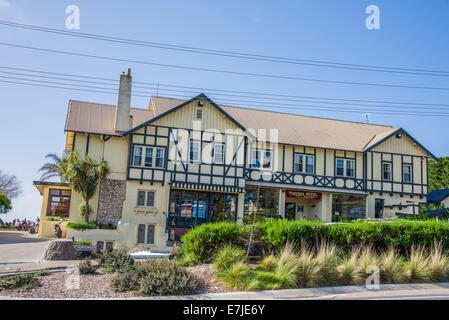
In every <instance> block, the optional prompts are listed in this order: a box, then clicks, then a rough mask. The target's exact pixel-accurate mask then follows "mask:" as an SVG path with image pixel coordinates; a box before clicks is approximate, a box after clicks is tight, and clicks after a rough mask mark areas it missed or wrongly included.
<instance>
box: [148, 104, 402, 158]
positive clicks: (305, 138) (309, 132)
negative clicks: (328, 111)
mask: <svg viewBox="0 0 449 320" xmlns="http://www.w3.org/2000/svg"><path fill="white" fill-rule="evenodd" d="M185 101H186V100H180V99H172V98H166V97H152V102H153V106H154V108H155V111H156V112H157V114H161V113H164V112H167V111H169V110H170V109H172V108H174V107H176V106H178V105H180V104H182V103H184V102H185ZM220 107H221V108H222V109H223V110H224V111H226V112H227V113H228V114H229V115H230V116H231V117H233V118H234V119H235V120H237V122H239V123H240V124H241V125H242V126H244V127H245V128H246V129H250V128H251V129H254V130H256V134H257V130H258V129H266V130H269V129H279V137H278V139H279V142H280V143H285V144H292V145H301V146H310V147H321V148H329V149H341V150H351V151H363V150H365V149H367V148H369V147H370V146H372V145H374V144H375V143H377V142H379V141H381V140H382V139H384V138H385V137H387V136H389V135H390V134H392V133H394V132H395V131H396V130H397V128H394V127H391V126H383V125H374V124H367V123H361V122H352V121H343V120H334V119H326V118H317V117H309V116H301V115H296V114H289V113H280V112H274V111H265V110H257V109H249V108H242V107H232V106H225V105H220ZM268 134H269V131H267V135H268Z"/></svg>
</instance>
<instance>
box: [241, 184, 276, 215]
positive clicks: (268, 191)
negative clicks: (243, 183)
mask: <svg viewBox="0 0 449 320" xmlns="http://www.w3.org/2000/svg"><path fill="white" fill-rule="evenodd" d="M258 193H259V201H257V194H258ZM256 207H257V209H256ZM256 211H257V215H259V216H261V217H266V218H270V217H271V218H274V217H276V216H278V214H279V189H275V188H263V187H261V188H260V190H259V191H258V187H253V186H248V187H246V191H245V204H244V214H246V215H248V214H250V215H252V214H254V213H255V212H256Z"/></svg>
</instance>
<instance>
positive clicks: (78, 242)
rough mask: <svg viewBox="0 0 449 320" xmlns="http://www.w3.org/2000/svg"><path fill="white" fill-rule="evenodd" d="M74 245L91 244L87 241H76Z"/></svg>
mask: <svg viewBox="0 0 449 320" xmlns="http://www.w3.org/2000/svg"><path fill="white" fill-rule="evenodd" d="M75 244H77V245H82V246H90V245H92V243H91V242H90V241H89V240H76V241H75Z"/></svg>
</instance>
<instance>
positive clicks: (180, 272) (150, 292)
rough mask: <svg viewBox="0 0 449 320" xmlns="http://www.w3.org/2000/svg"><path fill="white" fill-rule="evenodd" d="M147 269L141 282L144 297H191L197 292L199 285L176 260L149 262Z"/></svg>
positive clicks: (141, 291)
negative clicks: (190, 295)
mask: <svg viewBox="0 0 449 320" xmlns="http://www.w3.org/2000/svg"><path fill="white" fill-rule="evenodd" d="M146 268H147V269H146V272H145V275H144V276H143V277H142V278H141V280H140V293H141V294H142V295H146V296H172V295H189V294H193V293H195V291H196V290H197V286H198V284H197V282H196V280H195V278H194V277H193V275H192V274H191V273H190V272H188V271H187V270H186V269H185V267H183V266H182V265H181V264H179V263H178V262H176V261H174V260H167V259H154V260H148V261H147V262H146Z"/></svg>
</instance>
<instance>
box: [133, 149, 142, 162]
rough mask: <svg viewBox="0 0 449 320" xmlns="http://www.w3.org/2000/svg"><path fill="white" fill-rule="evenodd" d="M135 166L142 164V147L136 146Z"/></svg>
mask: <svg viewBox="0 0 449 320" xmlns="http://www.w3.org/2000/svg"><path fill="white" fill-rule="evenodd" d="M133 163H134V165H135V166H140V165H142V147H134V160H133Z"/></svg>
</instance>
